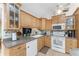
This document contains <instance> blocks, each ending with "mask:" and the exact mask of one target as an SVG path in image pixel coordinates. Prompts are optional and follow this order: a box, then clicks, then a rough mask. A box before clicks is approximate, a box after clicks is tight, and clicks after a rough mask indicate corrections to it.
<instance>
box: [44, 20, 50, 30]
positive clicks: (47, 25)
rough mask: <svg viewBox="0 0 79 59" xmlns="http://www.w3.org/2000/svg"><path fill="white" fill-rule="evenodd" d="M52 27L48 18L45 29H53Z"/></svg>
mask: <svg viewBox="0 0 79 59" xmlns="http://www.w3.org/2000/svg"><path fill="white" fill-rule="evenodd" d="M51 28H52V22H51V20H46V24H45V29H46V30H51Z"/></svg>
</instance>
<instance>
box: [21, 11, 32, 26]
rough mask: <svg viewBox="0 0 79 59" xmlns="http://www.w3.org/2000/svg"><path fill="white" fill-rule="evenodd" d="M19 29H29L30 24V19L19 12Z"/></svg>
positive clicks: (22, 12)
mask: <svg viewBox="0 0 79 59" xmlns="http://www.w3.org/2000/svg"><path fill="white" fill-rule="evenodd" d="M20 15H21V18H20V19H21V23H20V25H21V27H31V25H32V23H31V21H32V17H31V16H30V15H28V14H26V13H25V12H24V11H21V14H20Z"/></svg>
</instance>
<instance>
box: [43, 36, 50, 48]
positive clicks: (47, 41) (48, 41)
mask: <svg viewBox="0 0 79 59" xmlns="http://www.w3.org/2000/svg"><path fill="white" fill-rule="evenodd" d="M44 44H45V46H47V47H51V37H50V36H45V43H44Z"/></svg>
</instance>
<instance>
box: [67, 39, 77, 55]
mask: <svg viewBox="0 0 79 59" xmlns="http://www.w3.org/2000/svg"><path fill="white" fill-rule="evenodd" d="M73 48H77V40H76V39H75V38H67V39H66V52H67V53H70V50H71V49H73Z"/></svg>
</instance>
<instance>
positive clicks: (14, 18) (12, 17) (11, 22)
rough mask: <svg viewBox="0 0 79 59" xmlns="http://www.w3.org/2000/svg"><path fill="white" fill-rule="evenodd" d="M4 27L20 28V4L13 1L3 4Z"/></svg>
mask: <svg viewBox="0 0 79 59" xmlns="http://www.w3.org/2000/svg"><path fill="white" fill-rule="evenodd" d="M4 13H5V14H4V17H5V21H4V22H6V23H5V24H4V25H5V29H19V28H20V6H19V5H17V4H14V3H9V4H4Z"/></svg>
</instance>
